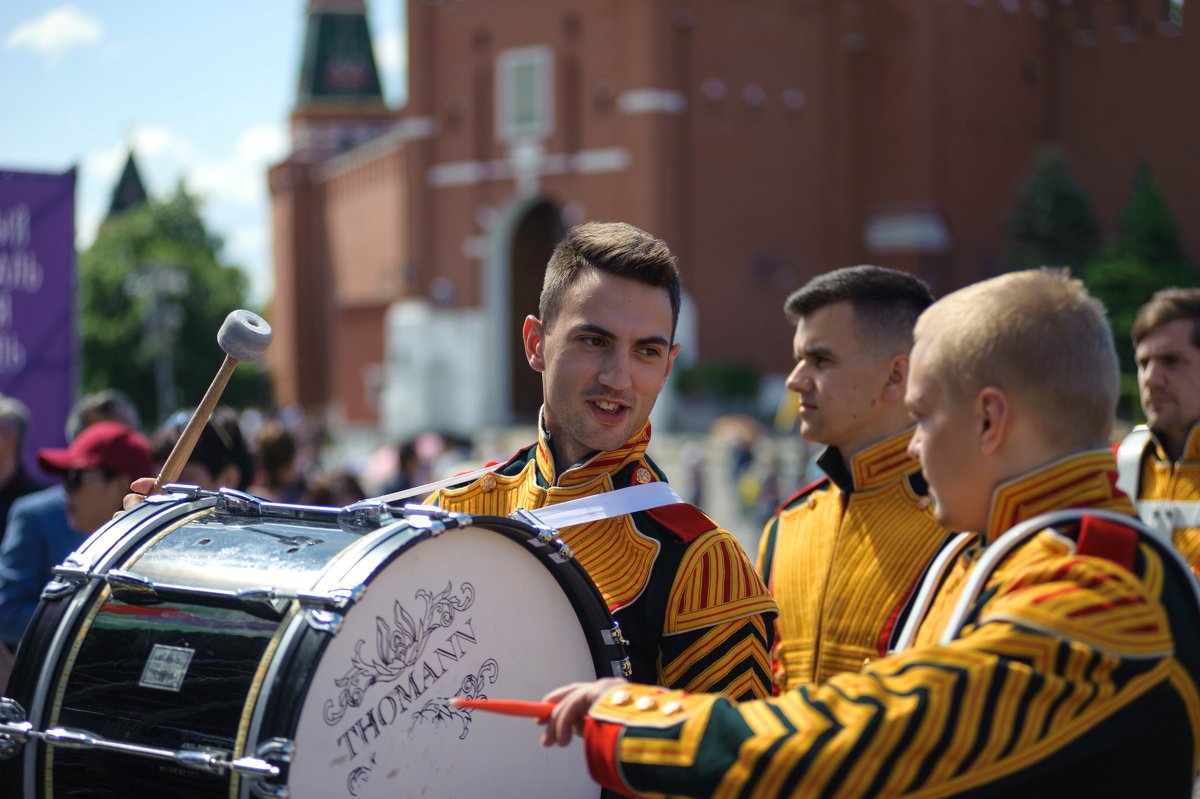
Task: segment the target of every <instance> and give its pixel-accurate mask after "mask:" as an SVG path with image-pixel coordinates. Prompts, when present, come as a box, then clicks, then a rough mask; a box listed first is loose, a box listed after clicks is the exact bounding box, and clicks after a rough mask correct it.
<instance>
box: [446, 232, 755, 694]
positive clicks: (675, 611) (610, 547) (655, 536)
mask: <svg viewBox="0 0 1200 799" xmlns="http://www.w3.org/2000/svg"><path fill="white" fill-rule="evenodd" d="M679 305H680V284H679V273H678V269H677V267H676V263H675V257H674V256H673V255H672V254H671V252H670V250H669V249H668V248H667V246H666V244H665V243H663V242H662V241H660V240H658V239H656V238H654V237H653V236H650V235H649V234H648V233H645V232H644V231H641V230H639V229H637V228H635V227H632V226H630V225H627V224H623V223H589V224H584V225H579V226H577V227H575V228H572V229H571V230H570V231H568V233H567V236H566V238H565V239H564V240H563V241H562V242H561V243H560V244H559V245H558V247H557V248H556V249H555V251H554V253H553V255H552V256H551V257H550V262H549V264H548V265H547V267H546V275H545V280H544V283H543V289H542V295H541V301H540V303H539V312H538V316H529V317H526V319H525V323H524V327H523V329H522V335H523V338H524V343H525V355H526V357H527V359H528V361H529V365H530V367H532V368H533V369H534V370H535V371H537V372H539V373H541V375H542V388H543V404H542V410H541V415H540V420H539V436H538V441H537V442H535V443H534V444H531V445H529V446H528V447H525V448H524V449H522V450H520V451H519V452H518V453H517V454H516V455H515V456H514V457H513V458H512V459H511V460H509V461H508V462H507V463H506V464H504V465H503V466H501V467H500V468H499V469H497V470H496V471H494V472H492V473H489V474H486V475H484V476H482V477H480V478H478V479H476V480H475V481H473V482H471V483H470V484H468V485H465V486H461V487H458V488H452V489H444V490H442V491H440V492H439V493H438V494H437V495H436V496H435V497H434V498H433V500H432V501H434V502H436V503H437V504H439V505H441V506H443V507H445V508H447V509H449V510H454V511H463V512H467V513H474V514H479V513H487V514H499V515H507V514H509V513H510V512H512V511H513V510H515V509H517V508H532V509H536V508H542V507H544V506H547V505H553V504H557V503H559V502H562V501H564V500H570V499H575V498H578V497H581V496H587V495H594V494H600V493H605V492H609V491H612V490H613V489H617V488H624V487H627V486H631V485H637V484H644V483H651V482H656V481H663V480H665V479H666V478H665V477H664V475H663V473H662V472H661V471H660V470H659V469H658V467H657V466H655V464H654V463H653V462H652V461H651V460H650V459H649V458H648V457H647V456H646V446H647V444H649V442H650V424H649V421H648V419H649V416H650V411H651V409H652V408H653V407H654V402H655V400H656V399H657V398H658V394H659V392H660V391H661V390H662V388H663V386H664V385H665V384H666V381H667V377H668V375H670V373H671V365H672V362H673V361H674V360H675V355H676V354H677V353H678V351H679V345H678V344H676V343H675V341H674V336H675V324H676V322H677V320H678V317H679ZM560 532H561V537H562V538H563V540H564V541H565V542H566V543H567V544H568V545H569V546H570V547H571V548H572V549H573V550H574V552H575V557H576V558H577V559H578V560H579V562H580V563H581V564H582V565H583V567H584V568H585V569H586V570H587V572H588V574H589V575H590V576H591V578H592V580H593V581H594V582H595V583H596V585H597V586H598V587H599V589H600V592H601V594H602V595H603V596H604V599H605V601H606V602H607V604H608V606H609V609H610V610H612V612H613V615H614V616H615V617H616V619H617V620H618V622H619V623H620V625H621V628H622V631H623V633H624V635H625V637H626V638H627V639H628V640H629V645H628V654H629V656H630V660H631V663H632V667H633V673H632V678H633V679H634V680H635V681H638V682H646V683H661V684H666V685H670V686H673V687H677V688H680V689H685V690H689V691H716V692H721V693H724V694H726V695H728V696H731V697H734V698H739V699H742V698H751V697H758V696H764V695H766V694H768V693H769V692H770V668H769V663H768V651H769V649H770V638H771V616H772V615H773V613H774V611H775V607H774V603H773V602H772V601H771V598H770V596H769V594H768V593H767V590H766V588H765V586H764V585H763V584H762V582H761V580H759V579H758V577H757V575H756V574H755V573H754V569H753V567H752V566H751V564H750V562H749V559H748V558H747V557H746V555H745V553H744V552H743V550H742V548H741V545H740V544H739V543H738V542H737V540H736V539H735V538H733V536H731V535H730V534H729V533H728V532H726V531H725V530H723V529H721V528H720V527H719V526H718V525H717V524H716V523H714V522H713V521H712V520H710V519H709V518H708V517H707V516H705V515H704V514H703V513H701V512H700V511H699V510H697V509H696V508H694V507H692V506H690V505H686V504H674V505H668V506H664V507H659V508H654V509H650V510H645V511H640V512H635V513H632V514H624V515H618V516H614V517H612V518H608V519H604V520H602V521H597V522H590V523H586V524H581V525H576V526H572V527H566V528H564V529H563V530H561V531H560Z"/></svg>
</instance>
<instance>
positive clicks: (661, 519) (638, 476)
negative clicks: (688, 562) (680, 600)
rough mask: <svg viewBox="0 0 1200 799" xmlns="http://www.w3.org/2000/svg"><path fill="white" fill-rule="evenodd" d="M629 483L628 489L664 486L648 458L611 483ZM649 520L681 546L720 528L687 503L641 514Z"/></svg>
mask: <svg viewBox="0 0 1200 799" xmlns="http://www.w3.org/2000/svg"><path fill="white" fill-rule="evenodd" d="M626 482H628V484H629V485H642V484H644V483H650V482H666V476H665V475H664V474H663V473H662V471H661V470H660V469H659V468H658V467H657V466H656V465H655V464H654V462H653V461H651V460H650V459H649V458H646V459H645V460H641V461H634V462H633V463H631V464H629V465H628V466H626V467H625V468H624V469H622V470H621V472H620V473H619V474H618V475H616V477H615V479H614V480H613V485H614V487H616V486H620V485H624V484H625V483H626ZM642 513H645V514H646V515H647V516H649V517H650V519H651V520H652V521H654V523H655V524H657V525H658V526H659V527H661V528H662V529H663V531H664V532H666V533H669V534H670V535H671V537H672V538H674V539H676V540H677V541H679V542H680V543H684V544H690V543H691V542H693V541H695V540H696V539H697V538H699V537H700V536H702V535H704V534H705V533H707V532H708V531H709V530H712V529H713V528H715V527H718V526H719V525H718V524H717V523H716V522H714V521H713V520H712V519H710V518H708V517H707V516H705V515H704V512H703V511H701V510H700V509H699V508H697V507H696V506H695V505H691V504H688V503H686V502H677V503H675V504H673V505H660V506H659V507H657V508H650V509H649V510H645V511H642Z"/></svg>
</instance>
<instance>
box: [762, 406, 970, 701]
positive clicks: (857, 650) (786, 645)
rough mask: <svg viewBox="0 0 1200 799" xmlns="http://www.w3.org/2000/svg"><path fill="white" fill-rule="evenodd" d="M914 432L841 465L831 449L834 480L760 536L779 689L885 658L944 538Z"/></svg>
mask: <svg viewBox="0 0 1200 799" xmlns="http://www.w3.org/2000/svg"><path fill="white" fill-rule="evenodd" d="M911 439H912V430H911V429H910V430H906V431H904V432H902V433H899V434H897V435H894V436H891V437H889V438H887V439H885V440H883V441H880V442H877V443H875V444H873V445H872V446H870V447H868V448H867V449H865V450H863V451H861V452H859V453H857V454H855V455H854V456H852V457H851V458H850V459H849V464H847V463H846V462H845V460H844V459H843V456H842V454H841V452H839V451H838V450H837V449H834V448H829V449H826V450H825V451H824V452H823V453H822V454H821V456H820V457H819V458H818V459H817V465H818V466H820V467H821V469H822V470H823V471H824V472H825V474H826V475H828V477H826V478H825V479H824V480H821V481H820V482H818V483H814V484H813V485H812V486H809V487H808V488H806V489H804V490H802V491H801V492H800V493H798V494H796V495H795V496H794V497H792V498H791V499H789V500H788V501H787V502H785V503H784V504H783V505H781V506H780V508H779V510H778V511H777V512H776V514H775V516H773V517H772V518H771V519H770V521H768V522H767V525H766V527H765V529H764V530H763V536H762V539H761V544H760V546H759V555H758V569H759V574H761V575H762V577H763V579H764V580H765V581H766V583H767V586H768V587H769V588H770V589H771V595H772V596H774V597H775V602H776V604H777V605H779V618H778V620H777V622H776V625H777V628H776V633H777V640H776V643H775V649H774V651H773V652H772V654H773V666H774V668H775V682H776V686H777V688H779V689H780V690H786V689H789V688H795V687H797V686H800V685H806V684H809V683H821V682H824V681H825V680H827V679H829V678H830V677H832V676H833V675H834V674H838V673H839V672H843V671H858V670H859V669H860V668H862V666H863V665H864V663H866V662H868V661H870V660H871V659H874V658H877V657H880V656H882V655H884V654H885V653H886V652H887V644H888V640H889V637H890V635H891V632H892V626H893V624H894V623H895V620H896V617H897V615H898V613H899V612H900V610H901V608H902V607H903V605H904V602H905V600H906V599H907V598H908V596H909V594H910V593H911V592H912V590H913V588H914V586H915V585H916V582H917V580H918V579H919V578H920V576H921V573H922V570H923V569H924V568H925V565H926V564H927V563H928V562H929V559H930V558H931V557H933V555H934V553H935V552H936V551H937V549H938V547H939V546H940V545H941V544H942V542H943V541H944V540H945V539H946V537H947V534H946V531H945V530H944V529H943V528H942V527H941V525H939V524H938V522H937V520H936V519H935V518H934V515H933V511H932V509H931V507H930V500H929V496H928V494H929V492H928V488H927V487H926V485H925V481H924V480H923V479H922V477H921V468H920V465H919V464H918V463H917V461H916V460H914V459H913V458H911V457H910V456H909V454H908V443H909V441H910V440H911Z"/></svg>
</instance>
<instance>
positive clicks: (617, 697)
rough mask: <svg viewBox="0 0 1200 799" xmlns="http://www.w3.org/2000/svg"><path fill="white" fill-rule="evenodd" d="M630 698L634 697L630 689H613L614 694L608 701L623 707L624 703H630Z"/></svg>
mask: <svg viewBox="0 0 1200 799" xmlns="http://www.w3.org/2000/svg"><path fill="white" fill-rule="evenodd" d="M630 699H632V697H631V696H630V694H629V692H628V691H613V693H612V696H610V697H609V698H608V701H609V702H612V703H613V704H614V705H616V706H617V707H623V706H624V705H628V704H629V700H630Z"/></svg>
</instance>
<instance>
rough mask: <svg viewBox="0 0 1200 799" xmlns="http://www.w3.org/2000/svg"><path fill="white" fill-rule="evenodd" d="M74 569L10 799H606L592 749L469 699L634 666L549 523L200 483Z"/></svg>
mask: <svg viewBox="0 0 1200 799" xmlns="http://www.w3.org/2000/svg"><path fill="white" fill-rule="evenodd" d="M56 572H57V577H56V579H55V581H54V582H52V583H50V584H49V585H48V586H47V589H46V592H45V594H44V595H43V600H42V602H41V605H40V606H39V608H38V610H37V613H36V615H35V616H34V620H33V622H32V623H31V627H30V631H29V633H28V634H27V635H26V638H25V640H24V641H23V643H22V646H21V649H20V651H19V652H18V653H17V661H16V664H15V668H14V672H13V678H12V682H11V684H10V686H9V697H8V698H6V699H5V700H3V703H2V707H0V715H2V716H3V717H2V718H0V722H2V723H0V733H3V734H0V739H3V743H5V744H7V747H6V748H7V749H8V755H9V759H8V760H7V762H5V763H4V764H3V775H2V776H0V795H3V796H5V797H17V796H23V797H29V798H30V799H32V797H75V796H89V797H123V798H125V797H139V796H145V797H150V796H186V797H189V798H192V797H223V798H225V799H228V798H229V797H251V796H263V797H266V796H273V797H284V796H291V797H294V798H295V799H305V798H306V797H309V798H311V799H334V797H357V798H361V799H368V798H373V797H380V798H382V797H388V799H394V798H395V797H408V796H426V797H481V796H498V797H499V796H521V797H533V796H539V797H540V796H556V797H558V796H564V797H565V796H593V797H594V796H598V795H599V788H597V787H596V786H595V784H594V783H592V782H591V780H590V779H589V778H588V776H587V774H588V772H587V767H586V765H585V762H584V757H583V752H582V748H581V747H579V746H577V745H576V746H573V747H572V748H571V749H569V750H567V751H562V750H559V749H544V748H542V747H541V746H540V744H539V742H538V740H537V735H538V732H537V729H536V728H535V727H534V725H532V724H530V723H529V722H528V721H527V720H525V721H523V720H518V719H510V718H504V717H500V716H494V715H491V714H487V713H472V712H471V711H470V710H464V709H459V708H457V707H455V706H454V705H453V704H451V702H450V699H451V698H452V697H488V696H491V697H515V698H528V699H540V698H541V697H542V696H543V695H544V694H545V693H546V692H547V691H549V690H551V689H553V688H555V687H557V686H559V685H563V684H565V683H569V682H572V681H576V680H590V679H594V678H596V677H603V676H611V675H616V674H621V673H623V669H624V668H625V664H626V661H625V660H624V651H623V647H622V646H621V643H622V642H621V638H620V634H619V631H618V630H616V629H615V627H614V625H613V622H612V618H611V616H610V615H609V614H608V611H607V609H606V608H605V606H604V603H603V600H602V599H601V598H600V595H599V592H598V591H597V590H596V589H595V587H594V586H593V585H592V583H591V582H590V580H589V579H588V578H587V575H586V573H585V572H584V570H583V569H582V567H581V566H579V565H578V563H576V562H575V561H574V560H573V559H572V558H571V553H570V551H569V550H568V549H566V548H565V547H564V546H563V545H562V543H561V542H560V541H557V540H556V539H554V537H553V535H552V531H541V532H540V534H539V531H536V530H534V529H533V528H531V527H529V526H528V525H525V524H523V523H521V522H517V521H513V520H510V519H504V518H499V517H474V518H472V517H468V516H464V515H462V514H448V513H444V512H441V511H439V510H437V509H432V508H413V507H411V506H410V507H409V508H408V509H405V510H403V511H401V510H398V509H394V508H389V507H388V506H386V505H381V504H370V503H366V504H360V505H356V506H351V507H350V508H347V509H330V508H313V507H301V506H288V505H276V504H268V503H262V502H259V501H258V500H255V499H253V498H251V497H247V496H246V495H242V494H237V493H236V492H230V491H224V492H222V493H220V494H214V493H212V492H203V491H195V490H193V491H191V492H188V493H184V494H179V493H176V494H171V495H168V496H166V497H162V498H153V499H152V500H151V501H148V502H146V503H145V504H143V505H141V506H139V507H138V508H137V509H135V510H134V511H131V512H130V513H128V514H125V515H124V516H122V517H121V518H119V519H118V520H116V521H114V522H112V523H110V524H109V525H108V526H106V527H105V528H102V529H101V530H100V531H98V532H97V533H95V534H94V535H93V536H91V537H90V538H89V539H88V540H87V541H86V543H85V544H84V546H83V547H81V548H80V549H79V550H78V551H76V552H75V553H73V554H72V555H71V557H70V558H68V560H67V562H66V563H64V564H63V565H62V566H60V567H58V569H57V570H56Z"/></svg>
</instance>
